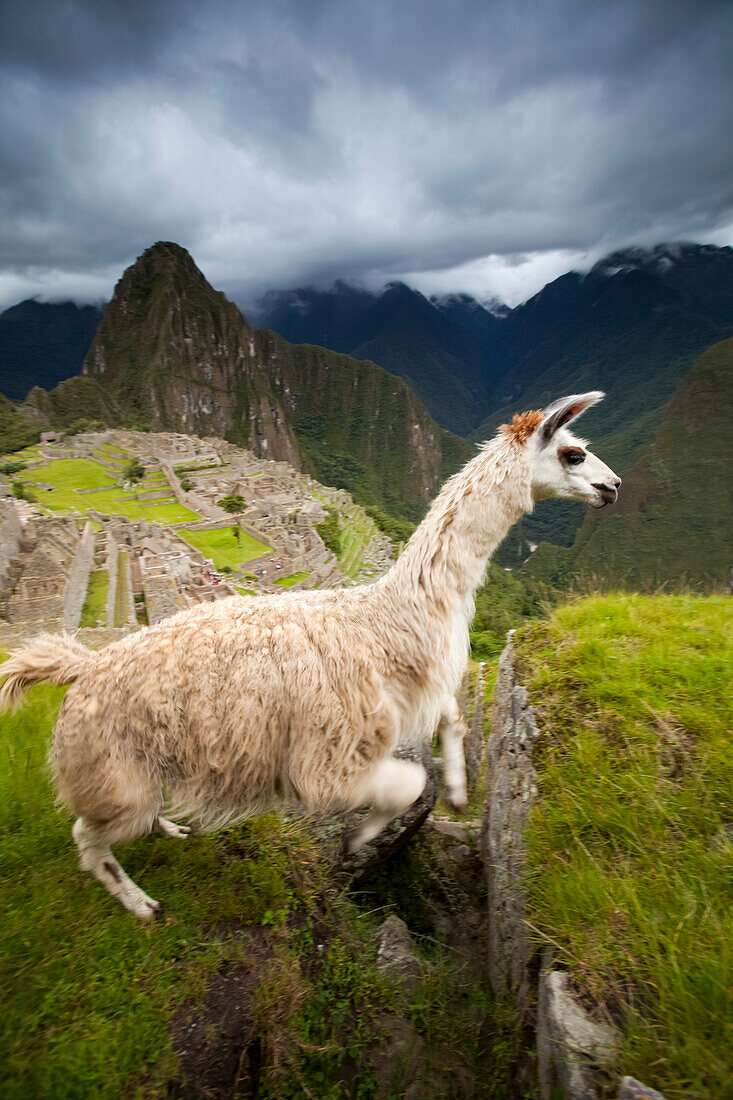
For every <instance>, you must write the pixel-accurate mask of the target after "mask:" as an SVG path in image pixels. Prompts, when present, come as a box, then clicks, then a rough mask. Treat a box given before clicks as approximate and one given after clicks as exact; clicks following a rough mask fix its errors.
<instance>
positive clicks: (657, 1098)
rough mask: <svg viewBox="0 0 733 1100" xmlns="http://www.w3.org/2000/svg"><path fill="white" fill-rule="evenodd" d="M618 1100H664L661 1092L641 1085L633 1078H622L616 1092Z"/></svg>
mask: <svg viewBox="0 0 733 1100" xmlns="http://www.w3.org/2000/svg"><path fill="white" fill-rule="evenodd" d="M618 1100H664V1097H663V1096H662V1094H661V1092H657V1090H656V1089H650V1088H649V1086H648V1085H642V1083H641V1081H637V1080H636V1078H635V1077H624V1078H623V1079H622V1081H621V1084H620V1086H619V1090H618Z"/></svg>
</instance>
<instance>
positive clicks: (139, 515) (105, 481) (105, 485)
mask: <svg viewBox="0 0 733 1100" xmlns="http://www.w3.org/2000/svg"><path fill="white" fill-rule="evenodd" d="M24 479H25V480H26V481H41V482H45V483H47V484H49V485H53V489H36V488H34V489H32V492H33V493H34V494H35V495H36V497H37V498H38V503H39V504H40V505H41V506H42V507H43V508H47V509H49V510H50V511H52V512H57V513H62V514H63V513H68V512H70V511H79V512H83V511H86V510H87V508H94V510H95V511H97V512H103V513H105V514H106V515H111V516H123V517H124V518H125V519H148V520H157V522H158V523H190V522H191V521H193V520H197V519H199V518H200V517H199V516H198V515H197V513H196V512H192V511H191V510H190V509H188V508H184V507H183V506H182V505H180V504H179V503H178V501H176V500H175V499H174V498H171V500H170V502H167V503H163V504H160V503H158V504H156V503H155V502H154V501H151V502H150V503H145V502H143V501H139V500H137V499H136V498H135V496H134V495H133V494H132V493H125V492H123V490H122V489H121V488H120V487H119V486H118V485H116V483H115V479H114V477H113V476H112V474H111V473H110V472H109V471H108V470H105V468H104V467H103V466H100V465H99V464H98V463H97V462H93V461H91V460H90V459H87V458H61V459H58V460H57V461H55V462H50V463H49V464H48V465H47V466H40V467H38V469H35V470H31V471H28V472H26V471H25V470H24V471H22V473H21V480H24ZM162 484H164V482H161V481H160V479H159V478H158V477H157V476H156V475H155V474H151V475H147V474H146V476H145V478H143V480H142V481H141V482H140V486H141V488H156V487H158V486H159V485H162ZM79 489H99V490H100V492H95V493H80V492H78V490H79Z"/></svg>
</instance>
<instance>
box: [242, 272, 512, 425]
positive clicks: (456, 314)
mask: <svg viewBox="0 0 733 1100" xmlns="http://www.w3.org/2000/svg"><path fill="white" fill-rule="evenodd" d="M258 323H259V324H261V325H262V326H263V327H264V328H268V329H272V330H273V331H275V332H277V333H279V334H280V335H281V336H283V337H285V339H286V340H289V341H290V342H291V343H296V344H319V345H322V346H324V347H328V348H331V349H332V350H334V351H340V352H346V353H347V354H349V355H352V356H353V357H354V358H356V359H371V360H373V361H374V362H376V363H379V365H380V366H381V367H384V369H385V370H388V371H390V373H393V374H398V375H399V376H400V377H401V378H404V379H405V381H406V382H407V383H408V384H409V385H410V386H411V387H412V388H413V389H414V390H415V393H416V394H417V395H418V397H419V398H420V399H421V400H422V401H423V402H424V403H425V405H426V406H427V408H428V409H429V411H430V412H431V413H432V415H433V416H434V417H435V418H436V420H437V421H438V423H439V424H442V425H443V427H445V428H449V429H450V430H451V431H454V432H458V433H463V434H467V433H468V432H469V431H470V430H471V429H472V428H473V427H475V425H476V422H477V418H478V416H479V415H480V410H481V409H482V408H485V407H486V403H487V401H488V394H489V391H490V387H491V382H492V372H491V369H490V364H489V363H487V357H486V346H487V345H490V344H491V342H492V341H493V339H494V337H495V332H496V331H497V329H498V327H499V325H500V323H501V318H500V317H498V316H496V315H495V314H494V313H491V312H490V311H489V310H487V309H485V308H484V307H483V306H481V305H480V304H479V303H478V302H477V301H476V300H475V299H473V298H471V297H470V296H468V295H448V296H445V297H443V298H434V299H428V298H426V297H425V296H424V295H423V294H421V293H420V292H419V291H417V290H412V289H411V288H410V287H408V286H406V285H405V284H404V283H400V282H393V283H388V284H387V285H386V286H385V287H384V288H383V290H381V291H380V292H378V293H374V292H372V291H368V290H364V289H362V288H359V287H354V286H351V285H349V284H348V283H345V282H342V281H339V282H336V283H334V285H333V286H332V287H331V288H330V289H327V290H321V289H318V288H315V287H302V288H300V289H297V290H293V291H283V292H281V291H270V292H269V293H268V294H266V295H265V296H264V298H262V299H261V301H260V303H259V314H258Z"/></svg>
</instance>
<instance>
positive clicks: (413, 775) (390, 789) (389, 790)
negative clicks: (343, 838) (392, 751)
mask: <svg viewBox="0 0 733 1100" xmlns="http://www.w3.org/2000/svg"><path fill="white" fill-rule="evenodd" d="M426 782H427V775H426V773H425V769H424V768H423V767H422V765H421V764H415V763H413V761H411V760H395V759H393V757H391V756H388V757H386V759H384V760H380V762H379V763H378V764H377V766H376V768H374V769H373V770H372V771H371V772H370V773H369V775H368V776H367V778H366V779H365V780H364V782H363V783H362V785H361V787H360V788H359V790H358V792H357V796H356V798H355V800H354V803H353V806H352V809H355V810H357V809H359V808H360V807H362V806H371V807H372V809H371V812H370V813H369V814H368V815H367V816H366V817H365V818H364V820H363V821H362V823H361V824H360V825H359V827H358V829H356V830H355V831H354V832H353V833H352V834H351V836H350V837H349V838H348V840H347V842H346V851H347V852H348V853H349V855H351V854H352V853H353V852H356V851H357V850H358V849H359V848H361V847H362V846H363V845H364V844H366V843H368V841H370V840H373V839H374V837H375V836H377V834H378V833H381V831H382V829H383V828H384V827H385V826H386V825H389V823H390V821H394V819H395V818H396V817H401V816H402V814H404V813H406V812H407V810H409V808H410V806H412V804H413V802H416V801H417V800H418V798H419V797H420V795H421V794H422V793H423V791H424V789H425V783H426Z"/></svg>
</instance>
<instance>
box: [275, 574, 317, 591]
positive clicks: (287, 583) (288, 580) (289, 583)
mask: <svg viewBox="0 0 733 1100" xmlns="http://www.w3.org/2000/svg"><path fill="white" fill-rule="evenodd" d="M308 577H310V573H291V574H290V576H289V577H280V579H279V580H277V581H275V584H279V585H280V587H281V588H292V587H293V585H294V584H299V583H300V581H304V580H307V578H308Z"/></svg>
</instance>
